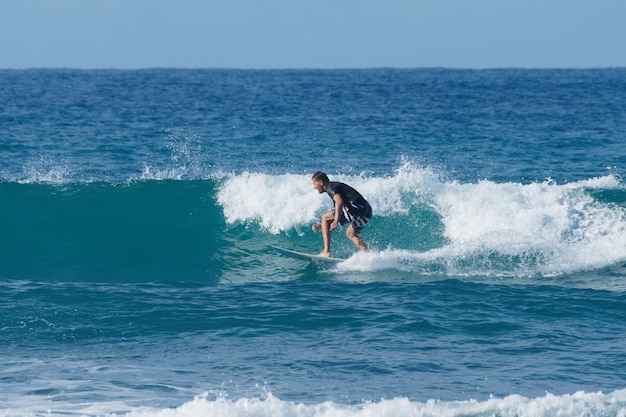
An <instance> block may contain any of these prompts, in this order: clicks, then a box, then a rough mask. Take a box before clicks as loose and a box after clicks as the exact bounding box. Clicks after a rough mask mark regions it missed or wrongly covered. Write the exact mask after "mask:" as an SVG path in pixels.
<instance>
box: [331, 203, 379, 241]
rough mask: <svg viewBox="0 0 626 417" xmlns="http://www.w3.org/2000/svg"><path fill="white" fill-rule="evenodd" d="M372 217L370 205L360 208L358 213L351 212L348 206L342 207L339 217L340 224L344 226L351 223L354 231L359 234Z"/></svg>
mask: <svg viewBox="0 0 626 417" xmlns="http://www.w3.org/2000/svg"><path fill="white" fill-rule="evenodd" d="M333 215H335V210H333ZM371 218H372V208H371V207H369V206H368V207H365V208H364V209H361V210H359V212H358V213H351V212H350V211H349V210H348V209H347V208H346V207H343V208H342V209H341V216H340V217H339V224H341V225H342V226H343V225H346V224H348V223H350V224H351V225H352V228H353V229H354V233H355V234H357V235H358V234H359V232H361V229H363V228H364V227H365V225H366V224H367V222H369V221H370V219H371Z"/></svg>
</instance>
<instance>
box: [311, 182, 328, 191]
mask: <svg viewBox="0 0 626 417" xmlns="http://www.w3.org/2000/svg"><path fill="white" fill-rule="evenodd" d="M313 188H315V189H316V190H317V192H318V193H320V194H322V193H323V192H326V186H325V185H324V181H322V180H313Z"/></svg>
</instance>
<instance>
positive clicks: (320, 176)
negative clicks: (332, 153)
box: [313, 171, 330, 184]
mask: <svg viewBox="0 0 626 417" xmlns="http://www.w3.org/2000/svg"><path fill="white" fill-rule="evenodd" d="M313 179H314V180H315V181H319V180H322V181H323V182H324V184H328V183H329V182H330V180H329V179H328V175H326V174H324V173H323V172H322V171H317V172H316V173H315V174H313Z"/></svg>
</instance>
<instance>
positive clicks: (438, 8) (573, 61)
mask: <svg viewBox="0 0 626 417" xmlns="http://www.w3.org/2000/svg"><path fill="white" fill-rule="evenodd" d="M616 66H619V67H626V1H624V0H2V1H1V2H0V68H33V67H35V68H58V67H64V68H120V69H128V68H153V67H173V68H369V67H399V68H413V67H448V68H510V67H519V68H598V67H616Z"/></svg>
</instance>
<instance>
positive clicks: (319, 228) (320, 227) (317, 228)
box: [311, 223, 322, 232]
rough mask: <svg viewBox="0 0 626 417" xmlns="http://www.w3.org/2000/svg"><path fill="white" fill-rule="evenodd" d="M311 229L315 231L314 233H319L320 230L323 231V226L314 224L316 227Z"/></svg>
mask: <svg viewBox="0 0 626 417" xmlns="http://www.w3.org/2000/svg"><path fill="white" fill-rule="evenodd" d="M311 229H313V231H314V232H319V231H320V230H322V225H321V224H319V223H317V224H314V225H313V226H312V227H311Z"/></svg>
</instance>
